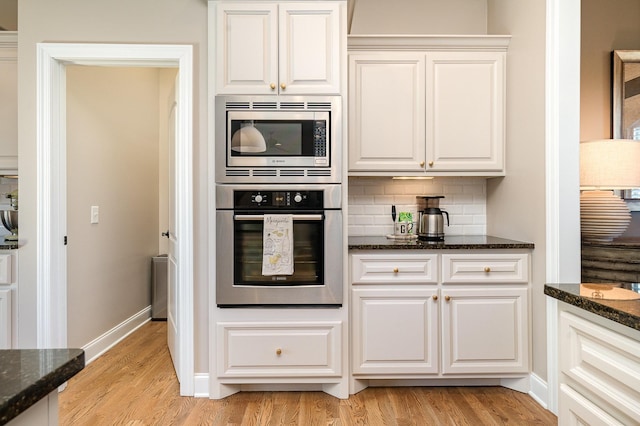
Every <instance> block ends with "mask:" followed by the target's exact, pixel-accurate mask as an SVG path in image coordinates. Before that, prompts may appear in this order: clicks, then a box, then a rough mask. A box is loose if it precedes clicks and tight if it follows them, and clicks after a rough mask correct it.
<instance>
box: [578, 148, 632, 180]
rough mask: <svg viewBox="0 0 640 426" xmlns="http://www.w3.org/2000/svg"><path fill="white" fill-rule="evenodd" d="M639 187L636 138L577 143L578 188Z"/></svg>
mask: <svg viewBox="0 0 640 426" xmlns="http://www.w3.org/2000/svg"><path fill="white" fill-rule="evenodd" d="M638 187H640V141H634V140H630V139H602V140H593V141H586V142H581V143H580V188H581V189H629V188H638Z"/></svg>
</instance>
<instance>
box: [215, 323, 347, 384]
mask: <svg viewBox="0 0 640 426" xmlns="http://www.w3.org/2000/svg"><path fill="white" fill-rule="evenodd" d="M217 328H218V337H217V339H218V348H219V349H218V350H219V354H218V360H217V367H218V376H219V377H289V376H299V377H309V376H312V377H317V376H323V377H329V376H332V377H333V376H340V375H341V356H342V355H341V353H342V351H341V339H342V337H341V336H342V324H341V323H340V322H313V323H312V322H305V323H263V322H260V323H245V322H242V323H218V326H217Z"/></svg>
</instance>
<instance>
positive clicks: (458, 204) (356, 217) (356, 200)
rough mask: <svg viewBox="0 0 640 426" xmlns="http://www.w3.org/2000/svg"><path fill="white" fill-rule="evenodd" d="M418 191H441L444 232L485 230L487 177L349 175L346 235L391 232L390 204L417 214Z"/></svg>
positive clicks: (476, 233) (462, 233) (429, 192)
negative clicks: (446, 222)
mask: <svg viewBox="0 0 640 426" xmlns="http://www.w3.org/2000/svg"><path fill="white" fill-rule="evenodd" d="M417 195H444V196H445V198H443V199H441V200H440V208H441V209H443V210H446V211H447V212H449V220H450V221H449V224H450V225H449V226H445V230H444V232H445V235H446V234H448V235H482V234H485V233H486V223H487V220H486V179H484V178H434V179H432V180H393V179H391V178H389V177H371V178H370V177H350V178H349V218H348V220H349V235H352V236H381V235H387V234H391V233H393V223H392V220H391V206H392V205H395V206H396V211H397V212H398V213H399V212H401V211H407V212H412V213H413V214H414V216H415V217H416V218H417V210H418V207H417V205H416V196H417Z"/></svg>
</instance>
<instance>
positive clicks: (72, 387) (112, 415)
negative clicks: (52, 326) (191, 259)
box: [59, 322, 557, 426]
mask: <svg viewBox="0 0 640 426" xmlns="http://www.w3.org/2000/svg"><path fill="white" fill-rule="evenodd" d="M166 333H167V329H166V323H164V322H150V323H148V324H145V325H144V326H143V327H141V328H140V329H139V330H138V331H136V332H135V333H133V334H132V335H131V336H129V337H127V338H126V339H124V340H123V341H122V342H120V343H119V344H118V345H116V346H115V347H114V348H112V349H111V350H109V351H108V352H107V353H105V354H104V355H102V356H101V357H100V358H98V359H97V360H95V361H94V362H92V363H91V364H90V365H88V366H87V367H86V368H85V369H84V370H82V371H81V372H80V373H79V374H78V375H76V376H75V377H74V378H72V379H71V380H70V381H69V382H68V385H67V388H66V390H65V391H63V392H62V393H61V394H60V397H59V401H60V410H59V413H60V425H61V426H67V425H73V426H76V425H77V426H85V425H87V426H89V425H90V426H96V425H97V426H101V425H108V426H111V425H116V424H117V425H128V426H129V425H130V426H137V425H145V426H149V425H170V426H192V425H213V426H253V425H256V426H263V425H265V426H267V425H268V426H274V425H278V426H308V425H323V426H324V425H333V426H352V425H353V426H356V425H358V426H359V425H362V426H423V425H455V426H458V425H473V426H476V425H518V426H520V425H545V426H546V425H556V424H557V419H556V417H555V416H554V415H553V414H551V413H550V412H549V411H547V410H545V409H544V408H542V407H541V406H540V405H539V404H537V403H536V402H535V401H534V400H533V399H532V398H531V397H530V396H529V395H526V394H523V393H519V392H516V391H513V390H510V389H506V388H502V387H400V388H367V389H365V390H363V391H362V392H359V393H357V394H356V395H352V396H350V397H349V399H346V400H340V399H337V398H334V397H332V396H330V395H328V394H325V393H323V392H240V393H237V394H235V395H231V396H229V397H227V398H225V399H223V400H210V399H207V398H191V397H181V396H180V395H179V393H180V391H179V385H178V381H177V378H176V375H175V372H174V370H173V364H172V362H171V358H170V355H169V351H168V350H167V345H166Z"/></svg>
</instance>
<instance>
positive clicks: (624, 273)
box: [581, 238, 640, 283]
mask: <svg viewBox="0 0 640 426" xmlns="http://www.w3.org/2000/svg"><path fill="white" fill-rule="evenodd" d="M581 257H582V282H583V283H589V282H591V283H593V282H627V283H637V282H640V238H633V239H618V240H615V241H613V242H611V243H595V242H586V241H583V242H582V256H581Z"/></svg>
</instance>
